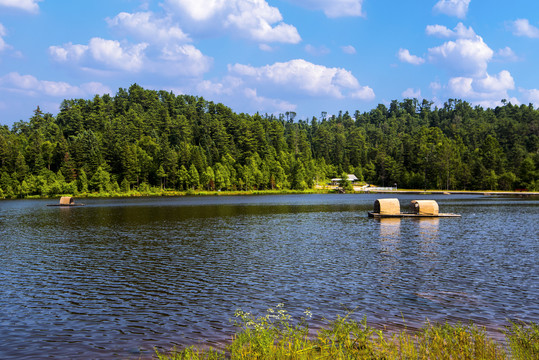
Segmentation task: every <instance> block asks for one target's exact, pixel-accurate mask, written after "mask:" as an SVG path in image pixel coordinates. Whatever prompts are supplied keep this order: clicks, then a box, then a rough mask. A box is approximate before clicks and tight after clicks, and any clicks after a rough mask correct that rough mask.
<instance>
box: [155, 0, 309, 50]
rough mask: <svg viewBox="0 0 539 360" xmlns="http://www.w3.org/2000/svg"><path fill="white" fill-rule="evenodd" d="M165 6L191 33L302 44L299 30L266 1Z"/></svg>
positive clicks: (176, 0)
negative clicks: (285, 20)
mask: <svg viewBox="0 0 539 360" xmlns="http://www.w3.org/2000/svg"><path fill="white" fill-rule="evenodd" d="M165 7H166V8H167V9H168V10H169V11H170V13H171V14H172V16H174V17H176V18H180V19H182V26H185V28H186V29H187V30H188V31H189V32H190V33H197V32H202V33H203V32H208V31H213V33H214V34H221V33H222V32H223V31H228V32H231V33H234V34H236V35H238V36H242V37H246V38H249V39H252V40H254V41H258V42H263V43H271V42H279V43H289V44H297V43H299V42H300V41H301V37H300V36H299V33H298V31H297V29H296V28H295V27H294V26H292V25H289V24H286V23H284V22H283V17H282V15H281V13H280V12H279V10H278V9H277V8H276V7H273V6H270V5H269V4H268V3H267V2H266V1H265V0H226V1H225V0H208V1H204V2H202V1H199V0H166V1H165ZM202 29H203V30H202Z"/></svg>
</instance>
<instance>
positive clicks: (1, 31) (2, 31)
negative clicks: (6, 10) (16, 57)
mask: <svg viewBox="0 0 539 360" xmlns="http://www.w3.org/2000/svg"><path fill="white" fill-rule="evenodd" d="M6 35H7V33H6V28H5V27H4V25H2V23H0V51H2V50H5V49H6V48H7V46H8V45H7V44H6V42H5V41H4V39H3V38H2V36H6Z"/></svg>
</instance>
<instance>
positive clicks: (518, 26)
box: [511, 19, 539, 39]
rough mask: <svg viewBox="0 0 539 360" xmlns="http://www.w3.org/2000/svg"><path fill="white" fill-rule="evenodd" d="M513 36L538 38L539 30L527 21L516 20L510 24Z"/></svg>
mask: <svg viewBox="0 0 539 360" xmlns="http://www.w3.org/2000/svg"><path fill="white" fill-rule="evenodd" d="M511 27H512V29H513V35H516V36H524V37H529V38H535V39H537V38H539V28H537V27H535V26H533V25H531V24H530V21H529V20H528V19H518V20H515V21H514V22H512V23H511Z"/></svg>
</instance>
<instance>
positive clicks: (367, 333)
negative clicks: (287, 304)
mask: <svg viewBox="0 0 539 360" xmlns="http://www.w3.org/2000/svg"><path fill="white" fill-rule="evenodd" d="M305 315H306V316H305V317H302V318H301V319H300V320H298V321H295V322H294V321H293V320H292V318H291V317H290V315H289V314H288V313H287V312H286V311H285V310H284V309H283V308H282V305H278V306H277V308H276V309H268V312H267V314H266V315H265V316H260V317H254V316H252V315H251V314H249V313H245V312H242V311H238V312H236V314H235V316H236V319H237V320H236V322H235V324H236V325H237V326H238V327H239V330H238V332H237V333H236V334H235V335H234V337H233V340H232V342H231V343H230V344H229V345H228V346H227V347H226V349H225V350H224V351H221V350H215V349H208V350H199V349H197V348H195V347H190V348H187V349H183V350H176V349H175V350H173V351H172V352H170V353H168V354H167V353H160V352H159V351H156V355H157V357H158V358H159V359H160V360H166V359H170V360H180V359H193V360H196V359H380V360H382V359H385V360H389V359H425V360H426V359H470V360H472V359H485V360H490V359H492V360H494V359H515V360H520V359H522V360H530V359H539V326H538V325H536V324H534V323H531V324H524V323H512V325H511V326H510V327H507V328H506V329H505V331H504V332H505V335H506V339H507V343H508V345H507V346H505V345H503V344H501V343H499V342H496V341H494V340H492V339H490V338H489V337H488V336H487V334H486V331H485V329H484V328H482V327H478V326H476V325H473V324H470V325H463V324H456V325H449V324H430V323H429V324H427V325H426V326H425V327H423V328H422V329H420V330H418V331H408V330H402V331H392V332H388V331H384V330H376V329H374V328H372V327H369V326H368V325H367V322H366V320H365V319H364V320H363V321H360V322H358V321H355V320H352V319H350V318H349V317H348V316H345V317H338V318H337V319H336V320H334V321H331V322H329V323H328V326H327V327H326V328H324V329H320V330H319V331H318V332H316V334H313V333H312V332H311V331H309V327H308V324H307V320H308V318H309V317H310V315H311V314H310V312H309V311H307V312H306V313H305Z"/></svg>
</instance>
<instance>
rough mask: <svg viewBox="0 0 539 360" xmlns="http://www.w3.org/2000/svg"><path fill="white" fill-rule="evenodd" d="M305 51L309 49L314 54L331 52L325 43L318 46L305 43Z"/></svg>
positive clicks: (320, 54) (319, 54)
mask: <svg viewBox="0 0 539 360" xmlns="http://www.w3.org/2000/svg"><path fill="white" fill-rule="evenodd" d="M305 51H307V52H308V53H309V54H311V55H314V56H322V55H327V54H329V53H330V52H331V51H330V50H329V49H328V48H327V47H325V46H324V45H322V46H319V47H316V46H313V45H311V44H307V45H305Z"/></svg>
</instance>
